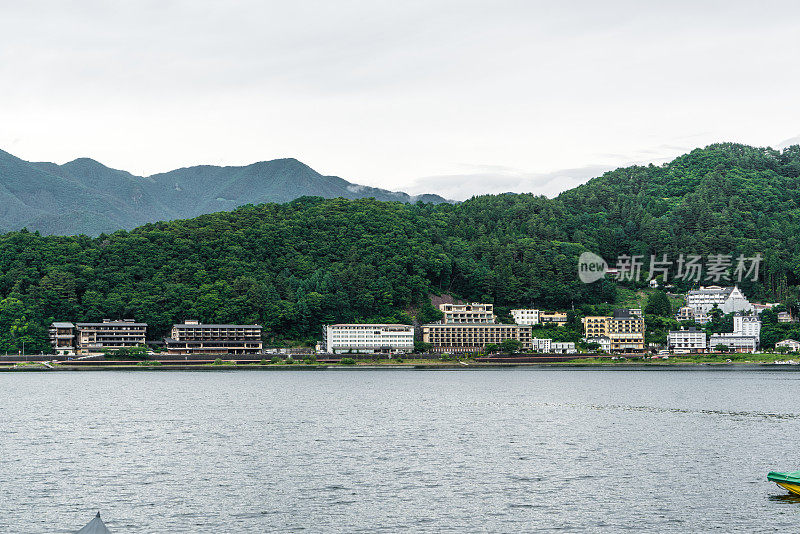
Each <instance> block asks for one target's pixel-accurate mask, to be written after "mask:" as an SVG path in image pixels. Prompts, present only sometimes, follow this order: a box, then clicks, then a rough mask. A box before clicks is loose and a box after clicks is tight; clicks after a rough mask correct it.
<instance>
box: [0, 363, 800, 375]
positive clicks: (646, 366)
mask: <svg viewBox="0 0 800 534" xmlns="http://www.w3.org/2000/svg"><path fill="white" fill-rule="evenodd" d="M487 369H495V370H499V369H550V370H564V371H570V370H599V371H666V370H669V371H789V372H800V365H789V364H776V363H772V362H748V363H744V362H719V363H686V362H678V363H666V362H652V363H650V362H642V363H595V362H592V363H575V362H569V363H564V362H551V363H472V364H469V365H459V364H453V363H451V362H446V363H402V364H371V363H370V364H356V365H341V364H338V365H337V364H310V365H309V364H294V365H285V364H269V365H261V364H257V363H252V364H238V365H237V364H222V365H214V364H202V365H197V364H193V365H182V364H173V365H140V364H130V365H125V364H121V365H120V364H115V365H92V366H83V365H52V366H51V367H45V366H43V365H41V364H36V363H27V364H25V365H17V366H15V365H2V364H0V372H22V373H24V372H62V371H86V372H92V371H222V372H231V371H276V372H281V371H376V370H378V371H379V370H388V371H479V370H487Z"/></svg>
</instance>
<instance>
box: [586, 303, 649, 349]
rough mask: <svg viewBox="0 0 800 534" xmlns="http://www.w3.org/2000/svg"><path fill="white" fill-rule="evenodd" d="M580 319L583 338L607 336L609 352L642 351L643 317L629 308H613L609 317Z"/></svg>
mask: <svg viewBox="0 0 800 534" xmlns="http://www.w3.org/2000/svg"><path fill="white" fill-rule="evenodd" d="M582 321H583V336H584V338H585V339H589V338H599V337H602V336H605V337H607V338H609V340H610V346H611V352H643V351H644V331H645V327H644V318H643V317H642V316H641V315H639V314H636V313H631V310H628V309H621V310H614V314H613V315H612V316H610V317H607V316H590V317H584V318H583V319H582Z"/></svg>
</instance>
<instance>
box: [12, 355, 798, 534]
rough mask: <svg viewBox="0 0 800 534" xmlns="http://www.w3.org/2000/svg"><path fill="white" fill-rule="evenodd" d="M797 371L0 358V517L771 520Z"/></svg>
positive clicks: (168, 524) (23, 523) (516, 525)
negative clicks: (327, 367) (138, 363)
mask: <svg viewBox="0 0 800 534" xmlns="http://www.w3.org/2000/svg"><path fill="white" fill-rule="evenodd" d="M799 389H800V373H796V372H787V371H775V372H772V371H676V370H672V371H602V370H597V371H594V370H549V369H502V370H480V371H411V370H409V371H404V370H403V371H390V370H384V371H380V370H375V371H366V370H364V371H362V370H335V371H324V372H301V371H287V372H274V371H273V372H270V371H252V372H225V371H218V372H199V371H195V372H83V373H72V372H61V373H0V392H1V393H2V408H1V410H2V411H0V494H1V498H0V532H9V533H15V534H16V533H37V534H39V533H52V532H74V531H76V530H77V529H78V528H80V527H81V526H83V525H84V524H85V523H86V522H88V521H89V520H90V519H91V518H92V517H93V516H94V514H95V512H96V511H97V510H100V511H101V513H102V515H103V518H104V519H105V521H106V523H107V525H108V526H109V528H110V529H111V530H112V532H114V533H115V534H121V533H154V532H167V531H168V532H253V533H255V532H258V533H261V532H300V531H305V532H403V531H410V532H459V533H462V532H478V531H480V532H517V531H523V532H529V531H546V532H549V531H571V532H592V531H608V532H619V531H633V532H642V531H651V532H698V531H714V530H715V531H718V532H735V531H740V532H762V531H763V532H771V531H786V530H789V531H795V532H796V531H797V530H798V528H800V499H792V498H789V497H786V496H785V492H784V491H783V490H781V489H779V488H778V487H777V486H775V485H774V484H772V483H769V482H767V481H766V478H765V475H766V473H767V472H768V471H770V470H772V469H778V470H797V469H800V454H798V452H800V450H799V447H798V440H799V439H800V402H798V400H797V392H798V390H799Z"/></svg>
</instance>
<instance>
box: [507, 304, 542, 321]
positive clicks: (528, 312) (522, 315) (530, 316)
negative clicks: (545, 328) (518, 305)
mask: <svg viewBox="0 0 800 534" xmlns="http://www.w3.org/2000/svg"><path fill="white" fill-rule="evenodd" d="M511 317H513V318H514V322H515V323H517V324H529V325H535V324H539V310H533V309H527V308H526V309H519V310H511Z"/></svg>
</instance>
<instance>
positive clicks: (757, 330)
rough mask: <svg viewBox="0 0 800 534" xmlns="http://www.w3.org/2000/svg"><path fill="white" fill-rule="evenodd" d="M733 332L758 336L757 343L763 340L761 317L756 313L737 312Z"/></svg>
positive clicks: (734, 317)
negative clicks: (744, 313)
mask: <svg viewBox="0 0 800 534" xmlns="http://www.w3.org/2000/svg"><path fill="white" fill-rule="evenodd" d="M733 333H734V334H738V335H740V336H750V337H754V338H756V345H758V344H759V343H760V342H761V319H759V318H758V316H756V315H743V314H739V313H737V314H736V315H734V316H733Z"/></svg>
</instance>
